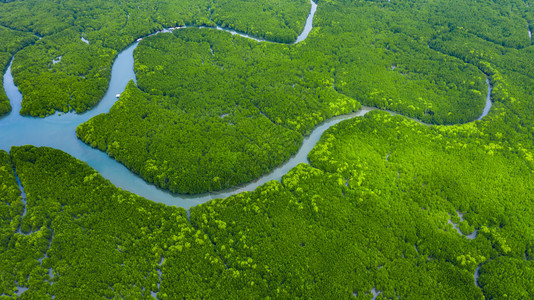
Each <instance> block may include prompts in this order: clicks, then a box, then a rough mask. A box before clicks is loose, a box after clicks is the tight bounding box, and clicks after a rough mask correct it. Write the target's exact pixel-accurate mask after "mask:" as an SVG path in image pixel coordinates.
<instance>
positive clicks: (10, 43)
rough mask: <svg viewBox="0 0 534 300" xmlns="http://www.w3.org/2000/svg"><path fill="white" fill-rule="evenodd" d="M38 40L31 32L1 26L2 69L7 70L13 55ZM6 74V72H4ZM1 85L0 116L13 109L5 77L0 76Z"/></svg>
mask: <svg viewBox="0 0 534 300" xmlns="http://www.w3.org/2000/svg"><path fill="white" fill-rule="evenodd" d="M35 40H37V37H36V36H33V35H31V34H29V33H25V32H19V31H14V30H11V29H9V28H5V27H2V26H0V41H2V45H1V46H0V69H1V70H4V71H5V70H6V69H7V67H8V65H9V62H10V61H11V58H12V57H13V55H14V54H15V53H16V52H17V51H18V50H19V49H22V48H23V47H26V46H28V45H29V44H31V43H33V42H35ZM2 74H4V72H2ZM0 86H1V87H2V89H1V91H0V117H1V116H2V115H4V114H6V113H8V112H10V111H11V104H10V103H9V99H8V98H7V95H6V92H5V90H4V77H3V76H2V77H0Z"/></svg>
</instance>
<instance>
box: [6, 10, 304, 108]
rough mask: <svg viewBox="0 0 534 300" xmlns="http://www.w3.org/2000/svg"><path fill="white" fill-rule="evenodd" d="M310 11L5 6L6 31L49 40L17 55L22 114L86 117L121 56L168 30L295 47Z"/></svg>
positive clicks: (17, 81)
mask: <svg viewBox="0 0 534 300" xmlns="http://www.w3.org/2000/svg"><path fill="white" fill-rule="evenodd" d="M309 8H310V3H309V2H307V1H305V0H299V1H282V2H280V1H272V0H262V1H255V2H254V3H252V2H251V3H249V2H247V1H227V2H218V3H216V4H215V3H212V2H211V1H204V0H201V1H176V0H173V1H166V2H161V1H149V2H144V3H139V2H137V1H126V2H125V1H116V0H112V1H79V0H66V1H60V2H58V1H52V0H46V1H41V0H30V1H14V2H9V3H5V4H2V6H0V25H4V26H9V27H11V28H15V29H17V30H20V31H30V32H34V33H37V34H39V35H41V36H43V39H42V41H40V42H39V43H37V44H36V45H35V46H33V47H28V48H26V49H24V51H22V52H21V53H20V54H18V55H17V59H16V60H15V63H14V68H13V71H14V76H15V81H16V83H17V84H18V85H19V88H20V89H21V92H22V94H23V96H24V98H23V99H24V100H23V108H22V111H21V113H22V114H24V115H32V116H40V117H44V116H46V115H49V114H53V113H54V112H55V111H62V112H67V111H72V110H73V111H76V112H77V113H81V112H84V111H86V110H87V109H90V108H92V107H93V106H94V105H95V104H96V103H98V101H100V99H101V98H102V96H103V95H104V92H105V90H106V88H107V86H108V83H109V78H110V69H111V63H112V61H113V57H114V56H115V55H116V53H117V51H119V50H122V49H123V48H125V47H126V46H127V45H128V44H130V43H132V42H133V41H135V39H137V38H140V37H143V36H146V35H148V34H150V33H153V32H155V31H157V30H160V29H162V28H164V27H174V26H183V25H193V26H202V25H208V26H213V27H214V26H216V25H221V26H223V27H229V28H233V29H236V30H239V31H243V32H246V33H249V34H252V35H255V36H258V37H264V38H268V39H271V40H275V41H279V42H285V43H289V42H292V41H294V40H296V37H297V35H298V33H300V32H301V31H302V28H303V27H304V23H305V20H306V17H307V15H308V13H309ZM258 14H259V15H261V17H258ZM212 16H213V20H211V17H212ZM82 37H83V38H84V39H86V40H87V41H88V42H89V45H87V44H85V43H84V42H82V40H81V38H82ZM2 42H4V38H3V37H2ZM11 54H13V53H11ZM59 58H61V61H60V62H58V63H57V65H53V63H52V61H53V60H57V59H59ZM1 59H2V61H3V58H1ZM2 102H3V100H2ZM2 110H5V109H4V108H2V107H0V113H1V112H2Z"/></svg>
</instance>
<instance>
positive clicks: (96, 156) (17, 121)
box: [0, 2, 491, 209]
mask: <svg viewBox="0 0 534 300" xmlns="http://www.w3.org/2000/svg"><path fill="white" fill-rule="evenodd" d="M311 3H312V7H311V11H310V14H309V16H308V20H307V22H306V25H305V28H304V30H303V32H302V34H301V35H300V36H299V38H298V39H297V41H296V43H298V42H300V41H303V40H304V39H306V38H307V36H308V34H309V33H310V31H311V29H312V23H313V17H314V14H315V11H316V9H317V5H316V4H315V3H314V2H311ZM217 29H219V30H225V31H230V30H226V29H223V28H217ZM168 31H169V30H167V29H166V30H163V31H161V32H168ZM230 32H233V33H235V32H234V31H230ZM235 34H239V35H242V36H244V37H247V38H252V39H254V40H257V41H259V40H258V39H256V38H253V37H250V36H247V35H243V34H240V33H235ZM138 43H139V42H135V43H133V44H132V45H130V46H129V47H127V48H126V49H125V50H123V51H122V52H121V53H120V54H119V55H118V56H117V58H116V59H115V61H114V63H113V66H112V71H111V80H110V83H109V88H108V90H107V92H106V93H105V95H104V97H103V99H102V101H101V102H100V103H99V104H98V105H97V106H96V107H95V108H93V109H91V110H90V111H88V112H85V113H82V114H75V113H66V114H62V115H61V116H60V115H59V114H58V113H56V114H55V115H52V116H49V117H46V118H44V119H43V118H33V117H22V116H21V115H20V114H18V112H19V111H20V108H21V101H22V95H21V94H20V92H19V90H18V88H17V87H16V86H15V84H14V82H13V76H12V75H11V65H12V63H13V62H11V63H10V65H9V67H8V69H7V71H6V73H5V74H4V89H5V91H6V93H7V95H8V97H9V99H10V101H11V105H12V107H13V110H12V112H11V113H10V114H9V115H7V116H5V117H3V118H1V119H0V133H1V137H0V149H2V150H5V151H9V150H10V148H11V147H12V146H22V145H34V146H38V147H39V146H47V147H52V148H56V149H59V150H62V151H64V152H66V153H68V154H70V155H72V156H74V157H76V158H77V159H80V160H82V161H85V162H87V163H88V164H89V166H91V167H92V168H94V169H95V170H96V171H98V172H99V173H100V174H101V175H102V176H103V177H104V178H107V179H108V180H110V181H111V182H112V183H113V184H114V185H115V186H117V187H120V188H122V189H123V190H127V191H130V192H132V193H135V194H137V195H140V196H142V197H145V198H147V199H150V200H153V201H155V202H160V203H164V204H166V205H173V206H180V207H183V208H186V209H189V208H190V207H191V206H195V205H198V204H201V203H204V202H206V201H209V200H211V199H215V198H225V197H228V196H231V195H234V194H237V193H240V192H244V191H253V190H255V189H256V188H257V187H259V186H260V185H262V184H264V183H266V182H268V181H271V180H280V179H281V178H282V176H283V175H284V174H286V173H287V172H288V171H289V170H291V169H292V168H294V167H295V166H296V165H298V164H299V163H307V162H308V159H307V156H308V153H309V152H310V151H311V149H312V148H313V147H314V146H315V144H316V143H317V142H318V141H319V139H320V137H321V135H322V134H323V132H324V131H325V130H327V129H328V128H330V127H331V126H333V125H335V124H337V123H339V122H341V121H343V120H347V119H350V118H354V117H357V116H363V115H365V114H366V113H367V112H369V111H370V110H373V109H375V108H369V107H364V108H363V109H361V110H360V111H358V112H355V113H352V114H349V115H343V116H338V117H334V118H331V119H329V120H327V121H326V122H324V123H322V124H321V125H319V126H317V127H316V128H315V129H314V130H313V132H312V133H311V134H310V135H309V136H307V137H305V138H304V141H303V143H302V146H301V147H300V149H299V151H298V152H297V153H296V154H295V155H294V156H292V157H291V158H290V159H289V160H288V161H287V162H286V163H284V164H282V165H281V166H279V167H278V168H276V169H274V170H273V171H272V172H270V173H268V174H266V175H264V176H262V177H260V178H259V179H257V180H254V181H252V182H249V183H246V184H243V185H240V186H237V187H234V188H230V189H226V190H223V191H219V192H213V193H205V194H199V195H176V194H171V193H169V192H167V191H164V190H161V189H159V188H157V187H156V186H154V185H152V184H149V183H147V182H145V181H144V180H143V179H141V178H140V177H139V176H137V175H135V174H133V173H132V172H130V171H129V170H128V169H127V168H126V167H125V166H124V165H122V164H120V163H118V162H117V161H115V160H114V159H112V158H110V157H109V156H108V155H107V154H106V153H105V152H102V151H99V150H96V149H93V148H91V147H90V146H88V145H86V144H85V143H83V142H81V141H80V140H79V139H78V138H77V137H76V131H75V130H76V127H77V126H78V125H79V124H81V123H83V122H86V121H87V120H89V119H90V118H92V117H94V116H95V115H98V114H100V113H107V112H108V111H109V109H110V108H111V107H112V106H113V104H114V103H115V101H116V97H115V95H116V94H120V93H121V92H122V91H123V90H124V89H125V87H126V85H127V84H128V82H129V81H130V80H134V81H135V80H136V78H135V73H134V69H133V65H134V58H133V51H134V49H135V48H136V47H137V45H138ZM487 83H488V96H487V99H486V100H487V101H486V107H485V108H484V112H483V114H482V115H481V117H480V118H479V119H481V118H483V117H484V116H485V115H486V114H487V113H488V112H489V109H490V107H491V99H490V93H491V85H490V82H489V81H487Z"/></svg>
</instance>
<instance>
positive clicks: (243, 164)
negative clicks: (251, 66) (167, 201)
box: [77, 83, 302, 193]
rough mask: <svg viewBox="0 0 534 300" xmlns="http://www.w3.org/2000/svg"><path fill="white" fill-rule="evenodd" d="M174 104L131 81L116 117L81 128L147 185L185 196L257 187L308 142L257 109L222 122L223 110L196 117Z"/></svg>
mask: <svg viewBox="0 0 534 300" xmlns="http://www.w3.org/2000/svg"><path fill="white" fill-rule="evenodd" d="M173 100H174V99H173V98H170V97H164V96H153V95H147V94H145V93H143V92H141V91H140V90H139V89H137V88H136V87H135V86H134V85H133V84H132V83H130V85H129V86H128V87H127V88H126V91H125V92H123V93H122V95H121V98H120V100H118V101H117V103H116V104H115V106H114V107H113V108H112V109H111V112H110V113H109V114H106V115H104V114H102V115H99V116H97V117H95V118H93V119H91V120H90V121H89V122H87V123H85V124H82V125H81V126H80V127H78V129H77V134H78V136H79V137H80V138H81V139H82V140H84V141H85V142H87V143H90V145H91V146H93V147H97V148H99V149H100V150H102V151H106V152H107V153H108V154H109V155H110V156H112V157H115V158H116V159H117V160H118V161H120V162H122V163H124V164H125V165H127V166H128V167H130V168H131V169H132V170H133V171H134V172H135V173H137V174H140V175H141V176H142V177H143V178H145V179H147V180H148V181H150V182H153V183H155V184H156V185H157V186H160V187H164V188H167V189H170V190H171V191H174V192H180V193H198V192H204V191H211V190H219V189H222V188H226V187H229V186H233V185H236V184H239V183H242V182H246V181H250V180H252V179H254V178H256V177H259V176H260V175H262V174H264V173H266V172H267V171H269V170H270V169H272V168H274V167H275V166H277V165H279V164H281V163H282V162H283V161H284V160H286V159H288V158H289V156H290V155H291V154H293V153H295V152H296V151H297V150H298V147H299V144H300V142H301V141H302V137H301V135H299V134H298V133H295V132H293V131H290V130H288V129H285V128H284V127H282V126H277V125H275V124H273V123H272V122H270V121H269V119H267V118H266V117H265V116H264V115H261V114H260V113H259V111H258V109H256V108H255V107H253V106H251V105H247V106H240V107H235V108H233V109H232V112H231V114H229V115H228V116H225V117H221V116H219V114H222V113H223V111H222V110H221V109H222V107H215V109H216V110H219V111H218V112H217V111H215V112H214V111H213V110H212V111H211V113H210V111H206V112H199V113H189V114H188V113H187V110H186V108H185V107H173V108H172V109H166V107H168V105H170V103H169V102H171V103H172V101H173ZM200 105H201V103H199V107H200Z"/></svg>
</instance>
